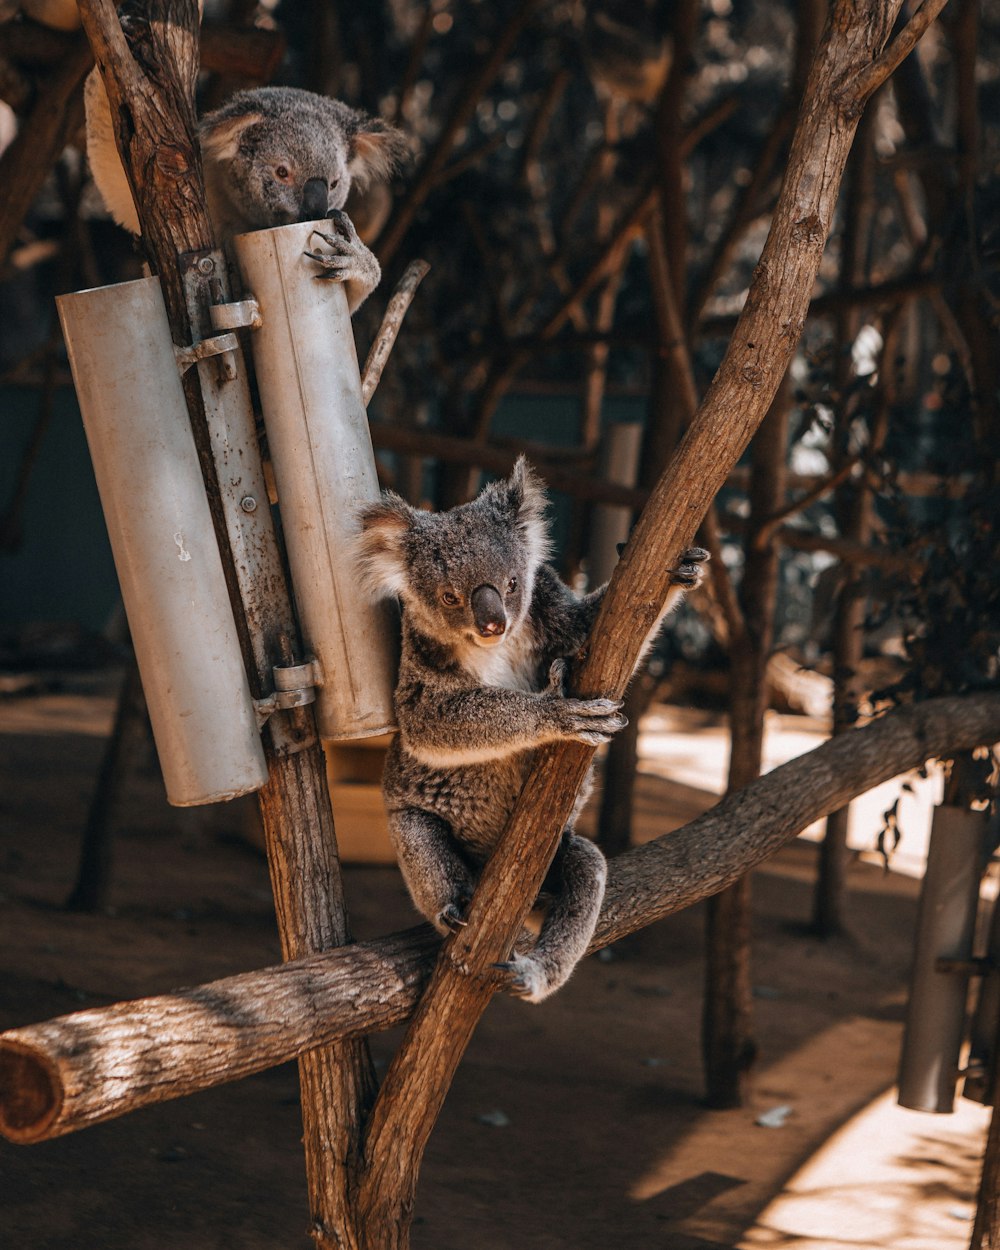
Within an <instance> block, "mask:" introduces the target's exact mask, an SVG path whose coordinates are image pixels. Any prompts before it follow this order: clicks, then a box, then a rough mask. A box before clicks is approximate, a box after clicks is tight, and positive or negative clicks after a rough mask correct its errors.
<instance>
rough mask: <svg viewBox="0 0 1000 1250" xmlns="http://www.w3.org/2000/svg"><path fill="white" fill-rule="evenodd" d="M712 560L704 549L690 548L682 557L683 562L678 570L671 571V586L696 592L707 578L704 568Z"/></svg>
mask: <svg viewBox="0 0 1000 1250" xmlns="http://www.w3.org/2000/svg"><path fill="white" fill-rule="evenodd" d="M710 558H711V557H710V556H709V554H708V552H707V551H706V550H705V549H704V547H688V549H687V551H685V552H684V554H683V555H682V556H681V562H680V564H679V565H678V566H677V568H675V569H671V570H670V584H671V585H672V586H683V587H684V589H685V590H696V589H697V588H698V587H699V586H700V585H701V583H702V580H703V579H704V576H705V570H704V568H703V567H702V566H703V565H704V564H706V563H707V562H708V561H709V559H710Z"/></svg>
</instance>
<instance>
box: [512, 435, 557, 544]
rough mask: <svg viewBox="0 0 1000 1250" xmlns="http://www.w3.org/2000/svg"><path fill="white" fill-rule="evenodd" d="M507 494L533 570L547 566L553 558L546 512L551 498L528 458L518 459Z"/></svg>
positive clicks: (521, 457)
mask: <svg viewBox="0 0 1000 1250" xmlns="http://www.w3.org/2000/svg"><path fill="white" fill-rule="evenodd" d="M507 491H508V496H509V499H510V504H511V508H512V509H513V511H514V514H515V518H516V523H517V526H518V528H519V529H520V531H521V533H522V535H523V537H524V541H525V543H526V544H527V547H528V551H529V562H530V564H531V567H532V568H537V566H538V565H539V564H544V563H545V561H546V560H547V559H548V558H549V555H550V540H549V531H548V526H547V525H546V523H545V509H546V507H547V506H548V497H547V496H546V494H545V487H544V486H543V485H542V481H541V478H540V477H539V476H538V474H537V473H536V472H535V471H534V469H533V468H532V467H531V465H530V464H528V462H527V460H525V458H524V456H518V458H517V463H516V464H515V465H514V471H513V473H511V475H510V477H509V478H508V479H507Z"/></svg>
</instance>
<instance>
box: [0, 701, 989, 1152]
mask: <svg viewBox="0 0 1000 1250" xmlns="http://www.w3.org/2000/svg"><path fill="white" fill-rule="evenodd" d="M998 740H1000V694H998V693H995V692H990V693H984V694H975V695H965V696H956V697H951V698H943V699H934V700H929V701H928V702H926V703H923V704H920V705H918V706H915V707H910V708H904V709H902V710H899V711H895V712H892V713H890V714H888V715H886V716H883V717H882V718H880V719H879V720H877V721H874V722H873V723H871V724H869V725H866V726H864V727H863V728H860V729H856V730H853V731H851V732H850V733H847V734H841V735H839V736H838V737H836V738H832V739H830V740H829V741H828V742H825V743H823V744H822V745H821V746H819V747H816V748H815V750H812V751H809V752H808V753H806V754H805V755H801V756H799V757H798V758H797V759H794V760H790V761H789V762H788V763H787V764H783V765H781V767H779V768H776V769H774V770H773V771H772V772H770V773H768V774H767V775H766V776H765V777H762V778H761V779H760V780H759V781H756V782H754V783H753V784H752V785H750V786H747V787H746V788H745V789H743V790H740V791H739V792H737V793H736V794H733V795H730V796H729V797H728V798H725V799H723V800H722V801H721V802H719V803H718V804H717V805H716V806H715V807H714V808H712V810H711V811H709V812H706V813H705V814H704V815H703V816H700V817H699V818H698V819H697V820H694V821H691V822H690V824H687V825H685V826H684V827H683V828H682V829H678V830H676V831H674V832H673V833H669V834H665V835H664V836H663V837H660V838H657V839H656V840H655V841H653V842H649V843H647V844H646V845H644V846H641V847H637V848H635V849H634V850H631V851H628V852H626V853H625V854H624V855H621V856H619V857H618V858H617V859H615V860H613V861H612V862H611V864H610V866H609V876H608V889H607V894H606V897H605V903H604V908H603V910H602V912H601V918H600V921H599V923H598V927H597V932H596V934H595V936H594V941H593V943H592V944H591V950H592V951H594V950H598V949H600V948H601V947H603V946H607V945H608V944H609V943H611V942H614V941H617V940H619V939H621V938H623V937H625V936H626V935H627V934H629V933H633V932H635V931H636V930H638V929H641V928H644V927H645V926H646V925H648V924H652V923H653V922H654V921H656V920H659V919H662V918H663V917H665V916H668V915H670V914H672V913H673V912H676V911H679V910H681V909H682V908H685V907H688V906H690V905H691V904H692V903H695V902H698V901H700V900H701V899H703V898H706V897H708V896H709V895H711V894H714V893H717V892H718V891H720V890H723V889H725V888H726V887H727V886H729V885H731V884H732V883H733V882H734V881H736V880H737V879H738V878H739V877H741V876H742V875H743V874H744V873H745V872H747V871H748V870H750V869H751V868H754V867H756V866H757V865H758V864H760V863H761V862H763V861H764V860H765V859H767V858H768V857H769V856H770V855H773V854H774V853H775V852H776V851H777V850H779V849H780V848H781V847H782V846H784V845H785V844H786V843H787V842H789V841H791V840H792V839H793V838H795V837H796V836H797V835H798V834H799V833H800V832H801V831H802V830H803V829H805V828H806V827H807V826H808V825H810V824H811V823H812V822H813V821H814V820H818V819H820V818H822V817H824V816H827V815H829V813H830V812H832V811H835V810H836V809H838V808H840V807H842V806H844V804H845V803H847V802H848V801H849V800H850V799H852V798H855V797H856V796H857V795H859V794H863V793H865V792H866V791H868V790H870V789H872V788H873V787H874V786H877V785H880V784H881V783H882V782H884V781H888V780H890V779H891V778H892V777H895V776H897V775H899V774H900V773H904V772H907V771H909V770H910V769H913V768H917V767H919V766H921V765H922V764H924V763H925V762H926V761H927V760H928V759H933V758H947V757H950V756H951V755H953V754H954V753H956V752H959V751H967V750H972V749H973V748H975V747H977V746H982V745H989V744H992V743H994V742H996V741H998ZM439 941H440V939H439V938H438V937H437V935H436V934H434V933H433V932H431V931H430V930H429V929H428V928H427V927H422V928H419V929H414V930H410V931H408V932H406V933H399V934H393V935H392V936H390V937H386V938H380V939H378V940H377V941H373V942H365V943H359V944H357V945H355V946H350V947H342V948H340V949H338V950H334V951H329V952H327V953H324V954H320V955H313V956H310V957H308V958H306V959H300V960H295V961H292V962H289V963H286V964H282V965H280V966H278V967H273V968H264V969H262V970H260V971H257V972H247V973H242V974H241V975H239V976H234V977H226V978H224V979H223V980H220V981H214V982H212V983H210V984H208V985H203V986H198V987H196V988H194V989H186V990H178V991H176V992H175V993H173V994H161V995H157V996H156V997H153V998H144V999H138V1000H136V1001H134V1002H126V1003H117V1004H115V1005H113V1006H110V1007H100V1008H92V1009H90V1010H87V1011H79V1012H74V1013H73V1014H72V1015H69V1016H61V1017H58V1018H57V1019H54V1020H49V1021H46V1022H45V1023H43V1024H35V1025H28V1026H26V1027H24V1028H19V1029H11V1030H9V1031H7V1032H6V1033H2V1034H0V1133H3V1134H4V1136H6V1137H8V1138H10V1140H11V1141H15V1142H23V1143H28V1142H37V1141H43V1140H46V1139H49V1138H53V1137H59V1136H61V1135H63V1134H65V1133H69V1132H73V1131H74V1130H76V1129H80V1128H84V1127H86V1126H87V1125H90V1124H97V1123H100V1122H101V1121H103V1120H108V1119H111V1118H112V1117H114V1116H118V1115H123V1114H124V1113H126V1112H128V1111H133V1110H137V1109H138V1108H139V1107H143V1106H147V1105H149V1104H151V1103H155V1102H162V1101H165V1100H166V1099H170V1098H179V1097H181V1096H183V1095H184V1094H190V1093H194V1092H196V1091H197V1090H201V1089H207V1088H210V1087H211V1086H214V1085H220V1084H223V1083H224V1082H227V1081H234V1080H237V1079H239V1078H240V1077H243V1076H249V1075H250V1074H252V1073H254V1072H260V1071H263V1070H264V1069H265V1068H269V1067H272V1066H274V1065H276V1064H279V1063H283V1062H286V1061H287V1060H290V1059H293V1058H295V1057H297V1056H298V1055H301V1054H302V1053H304V1052H305V1051H307V1050H311V1049H313V1048H314V1047H317V1046H324V1045H327V1044H329V1043H330V1042H332V1041H334V1040H336V1039H339V1038H350V1037H358V1036H360V1035H362V1034H366V1033H374V1032H378V1031H380V1030H382V1029H386V1028H390V1027H391V1026H392V1025H395V1024H399V1023H401V1022H402V1021H403V1020H405V1019H407V1018H408V1016H409V1015H410V1014H411V1013H412V1011H413V1009H414V1006H415V1005H416V1002H417V1000H418V998H419V996H420V993H421V990H422V988H423V986H424V984H425V982H426V979H427V977H428V976H429V974H430V971H431V967H432V964H433V960H434V956H435V952H436V950H437V948H438V945H439Z"/></svg>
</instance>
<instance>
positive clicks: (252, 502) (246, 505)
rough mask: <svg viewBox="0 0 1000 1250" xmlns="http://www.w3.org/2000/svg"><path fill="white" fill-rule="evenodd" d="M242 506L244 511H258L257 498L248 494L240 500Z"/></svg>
mask: <svg viewBox="0 0 1000 1250" xmlns="http://www.w3.org/2000/svg"><path fill="white" fill-rule="evenodd" d="M240 507H241V508H242V509H243V511H244V512H256V511H257V500H256V499H254V497H253V495H246V496H245V497H244V498H243V499H241V500H240Z"/></svg>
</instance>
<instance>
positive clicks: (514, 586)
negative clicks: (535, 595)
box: [507, 577, 517, 595]
mask: <svg viewBox="0 0 1000 1250" xmlns="http://www.w3.org/2000/svg"><path fill="white" fill-rule="evenodd" d="M515 590H517V578H516V577H512V578H511V579H510V581H509V582H508V583H507V593H508V594H509V595H512V594H513V593H514V591H515Z"/></svg>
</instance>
